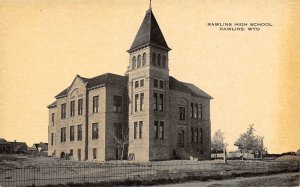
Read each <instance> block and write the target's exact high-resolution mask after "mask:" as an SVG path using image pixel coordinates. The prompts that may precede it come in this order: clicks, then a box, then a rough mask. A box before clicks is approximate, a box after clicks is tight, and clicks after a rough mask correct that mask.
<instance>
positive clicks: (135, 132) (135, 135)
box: [133, 122, 138, 139]
mask: <svg viewBox="0 0 300 187" xmlns="http://www.w3.org/2000/svg"><path fill="white" fill-rule="evenodd" d="M137 127H138V123H137V122H134V129H133V138H134V139H137V133H138V132H137Z"/></svg>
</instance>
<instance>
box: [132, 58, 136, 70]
mask: <svg viewBox="0 0 300 187" xmlns="http://www.w3.org/2000/svg"><path fill="white" fill-rule="evenodd" d="M135 68H136V58H135V56H134V57H133V58H132V69H135Z"/></svg>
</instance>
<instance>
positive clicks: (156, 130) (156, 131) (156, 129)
mask: <svg viewBox="0 0 300 187" xmlns="http://www.w3.org/2000/svg"><path fill="white" fill-rule="evenodd" d="M154 136H155V139H158V121H154Z"/></svg>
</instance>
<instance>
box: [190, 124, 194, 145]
mask: <svg viewBox="0 0 300 187" xmlns="http://www.w3.org/2000/svg"><path fill="white" fill-rule="evenodd" d="M193 142H194V127H191V143H193Z"/></svg>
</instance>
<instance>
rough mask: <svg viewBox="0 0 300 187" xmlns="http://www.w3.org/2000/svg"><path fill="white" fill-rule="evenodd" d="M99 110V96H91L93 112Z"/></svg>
mask: <svg viewBox="0 0 300 187" xmlns="http://www.w3.org/2000/svg"><path fill="white" fill-rule="evenodd" d="M98 111H99V96H94V97H93V113H97V112H98Z"/></svg>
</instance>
